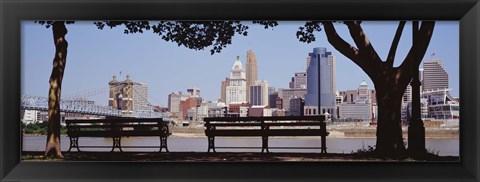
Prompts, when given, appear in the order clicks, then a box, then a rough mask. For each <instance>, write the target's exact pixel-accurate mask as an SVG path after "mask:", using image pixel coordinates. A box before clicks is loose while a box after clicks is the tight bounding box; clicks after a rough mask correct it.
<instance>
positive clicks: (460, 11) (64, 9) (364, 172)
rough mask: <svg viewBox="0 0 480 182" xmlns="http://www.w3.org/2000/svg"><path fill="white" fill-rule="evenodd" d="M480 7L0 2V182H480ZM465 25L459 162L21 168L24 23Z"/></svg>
mask: <svg viewBox="0 0 480 182" xmlns="http://www.w3.org/2000/svg"><path fill="white" fill-rule="evenodd" d="M478 2H479V1H478V0H390V1H383V0H359V1H353V0H323V1H318V0H317V1H315V0H297V1H295V0H196V1H195V0H178V1H171V0H161V1H151V0H141V1H134V0H114V1H111V0H99V1H93V0H90V1H79V0H62V1H60V0H38V1H30V0H18V1H13V0H2V1H0V24H1V27H0V28H1V31H0V40H1V49H0V56H1V62H0V69H1V72H0V85H1V86H0V88H1V90H0V138H1V140H0V179H1V181H119V180H124V181H125V180H128V181H147V180H150V181H173V180H175V181H200V180H203V181H207V180H208V181H212V180H217V181H218V180H219V181H245V180H252V181H319V180H323V181H385V180H389V181H420V180H421V181H478V180H479V179H480V175H479V171H480V170H479V154H480V152H479V141H478V139H479V133H480V130H479V124H478V121H479V114H478V113H479V107H478V106H479V103H480V102H479V98H478V95H479V93H480V91H479V74H478V70H480V67H479V64H478V63H479V60H480V59H479V52H480V46H479V44H480V39H479V34H480V24H479V23H480V4H479V3H478ZM63 19H68V20H125V19H128V20H153V19H166V20H226V19H235V20H316V19H329V20H348V19H361V20H459V21H460V69H461V71H460V98H461V104H460V105H461V106H460V107H461V111H460V112H461V117H462V118H461V120H460V121H461V124H460V144H461V146H460V162H414V163H412V162H393V163H392V162H353V163H352V162H303V163H302V162H288V163H262V162H249V163H229V162H217V163H210V162H201V163H190V162H37V161H35V162H28V161H20V150H19V145H20V132H19V127H20V123H19V122H18V121H19V120H20V119H19V117H20V109H19V108H20V102H19V101H20V89H21V88H20V76H21V74H20V72H21V69H20V66H21V65H20V60H21V59H20V58H21V54H20V50H21V45H20V35H21V31H20V21H21V20H63Z"/></svg>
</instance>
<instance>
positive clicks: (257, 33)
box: [22, 21, 459, 107]
mask: <svg viewBox="0 0 480 182" xmlns="http://www.w3.org/2000/svg"><path fill="white" fill-rule="evenodd" d="M302 25H303V22H280V25H279V26H278V27H275V28H273V30H271V29H263V28H262V27H261V26H259V25H251V24H249V26H250V29H249V35H248V36H246V37H244V36H238V35H237V36H235V37H234V38H233V40H232V44H231V45H228V46H227V47H226V48H225V49H224V50H223V51H222V53H218V54H214V55H210V52H209V51H208V48H207V49H206V50H203V51H194V50H189V49H187V48H184V47H178V46H177V45H176V44H174V43H170V42H165V41H163V40H161V39H160V38H159V37H158V36H155V35H153V34H151V33H150V32H145V33H143V34H134V35H125V34H123V29H121V28H114V29H112V30H107V29H106V30H102V31H100V30H97V29H96V27H95V26H94V25H93V24H92V23H91V22H76V24H74V25H67V29H68V30H69V33H68V34H67V36H66V39H67V41H69V52H68V53H69V54H68V57H67V66H66V71H65V77H64V82H63V89H62V96H66V95H71V94H74V93H78V92H82V91H88V90H91V89H94V88H108V82H109V81H110V80H111V78H112V76H113V75H114V74H117V76H118V77H119V78H118V79H119V80H124V78H125V75H126V74H127V73H129V74H130V75H131V79H132V80H133V81H137V82H142V83H145V84H147V85H148V86H149V93H150V94H149V97H151V98H149V101H150V102H151V103H152V104H154V105H160V106H163V107H166V106H167V102H168V101H167V97H168V94H170V93H172V92H175V91H182V92H185V91H186V90H187V89H188V88H191V87H197V88H199V89H200V90H201V91H202V96H203V97H205V100H207V101H208V100H217V99H219V98H220V88H221V81H222V80H224V79H225V77H226V76H227V75H228V73H229V71H230V68H231V65H232V64H233V62H234V60H235V57H236V56H240V60H241V61H242V63H245V62H246V57H245V56H244V55H246V52H247V51H248V50H253V51H254V52H255V54H256V60H257V65H258V79H260V80H266V81H268V83H269V85H270V86H273V87H276V88H277V89H278V88H289V81H290V79H291V76H292V75H293V74H294V73H296V72H304V71H306V70H305V69H306V62H305V60H306V57H307V56H308V53H309V52H310V51H311V50H312V49H313V48H315V47H326V48H327V49H328V50H330V51H332V54H333V55H334V56H336V59H337V61H336V62H337V71H336V77H337V80H336V82H337V85H336V90H351V89H355V88H356V87H357V86H358V83H359V82H361V81H362V80H365V81H366V82H367V83H368V85H371V88H373V83H372V82H371V80H370V79H369V78H368V76H367V75H366V74H365V73H364V72H363V71H362V70H361V69H360V68H359V67H358V66H356V65H355V64H354V63H353V62H352V61H350V60H348V59H347V58H345V57H344V56H343V55H341V54H340V53H338V51H336V50H335V49H334V48H333V47H332V46H330V44H329V43H328V42H327V41H326V38H325V35H324V32H323V31H322V32H319V33H317V34H316V35H317V41H316V42H314V43H312V44H306V43H301V42H299V41H298V40H297V39H296V37H295V33H296V30H297V29H298V27H299V26H302ZM363 26H364V29H365V31H366V33H367V36H369V38H370V40H371V41H372V44H373V45H374V47H375V48H376V49H377V51H378V53H379V55H380V57H382V58H384V57H385V55H386V54H387V51H388V49H389V47H390V46H389V45H390V43H391V40H392V39H393V34H394V33H395V29H396V26H397V22H364V25H363ZM409 26H410V24H409V23H407V25H406V27H405V30H404V35H403V36H402V40H401V42H400V45H399V49H398V52H397V58H396V61H395V65H398V64H399V63H401V62H402V61H403V58H404V56H405V55H406V51H408V48H409V45H410V43H409V41H410V40H409V39H411V36H410V35H409V34H410V31H409V30H411V27H410V28H409ZM336 27H337V30H338V32H339V34H340V35H341V36H342V37H343V38H345V39H346V40H347V41H349V42H351V40H350V38H349V34H348V31H346V30H347V29H346V27H345V26H344V25H342V24H337V25H336ZM379 29H381V30H379ZM380 32H381V33H380ZM51 34H52V33H51V29H45V27H43V26H41V25H39V24H34V23H33V22H22V94H28V95H36V96H47V93H48V79H49V76H50V72H51V60H52V58H53V54H54V47H53V42H52V39H51V36H52V35H51ZM447 35H448V36H447ZM452 35H453V36H452ZM458 35H459V34H458V22H456V21H455V22H453V21H451V22H437V25H436V28H435V30H434V33H433V36H432V41H431V43H430V46H429V49H428V50H427V53H426V55H425V56H424V59H423V61H426V60H429V59H430V54H432V53H435V54H436V56H435V58H437V59H441V60H443V61H444V63H445V68H446V70H447V72H448V74H449V81H450V87H451V88H452V95H453V96H456V97H458V96H459V94H458V93H459V86H458V85H459V79H458V78H459V74H458V70H459V68H458V66H459V54H458V51H459V50H458V42H459V40H458ZM452 37H453V38H452ZM272 68H275V69H272ZM120 72H122V73H123V74H122V75H121V76H120V74H119V73H120ZM187 73H188V74H187ZM352 77H353V78H358V80H357V79H351V78H352ZM107 90H108V89H107ZM102 98H103V99H102ZM94 101H95V103H96V104H100V105H107V103H108V93H105V94H104V96H101V95H100V96H98V98H95V99H94Z"/></svg>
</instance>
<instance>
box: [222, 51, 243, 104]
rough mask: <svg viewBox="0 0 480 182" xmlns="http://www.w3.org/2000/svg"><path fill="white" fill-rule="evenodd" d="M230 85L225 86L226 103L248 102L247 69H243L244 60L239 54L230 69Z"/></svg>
mask: <svg viewBox="0 0 480 182" xmlns="http://www.w3.org/2000/svg"><path fill="white" fill-rule="evenodd" d="M228 81H229V82H228V86H226V88H225V95H226V98H225V103H226V104H227V105H230V104H241V103H246V102H247V90H246V89H247V87H246V84H247V83H246V82H247V80H246V77H245V71H244V70H243V66H242V62H240V58H239V57H238V56H237V60H235V62H234V64H233V66H232V69H231V71H230V78H229V79H228Z"/></svg>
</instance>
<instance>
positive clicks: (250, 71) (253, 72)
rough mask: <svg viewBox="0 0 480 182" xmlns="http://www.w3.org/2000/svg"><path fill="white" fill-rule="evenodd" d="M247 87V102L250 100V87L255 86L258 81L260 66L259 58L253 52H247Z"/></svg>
mask: <svg viewBox="0 0 480 182" xmlns="http://www.w3.org/2000/svg"><path fill="white" fill-rule="evenodd" d="M245 64H246V79H247V80H246V86H247V97H246V99H247V100H250V86H252V85H254V84H255V82H256V81H257V80H258V65H257V57H256V56H255V53H254V52H253V51H252V50H248V51H247V61H246V63H245Z"/></svg>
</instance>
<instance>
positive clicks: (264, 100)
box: [250, 80, 268, 106]
mask: <svg viewBox="0 0 480 182" xmlns="http://www.w3.org/2000/svg"><path fill="white" fill-rule="evenodd" d="M250 104H251V105H252V106H267V105H268V82H267V81H265V80H257V81H256V82H255V84H254V85H252V86H250Z"/></svg>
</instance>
